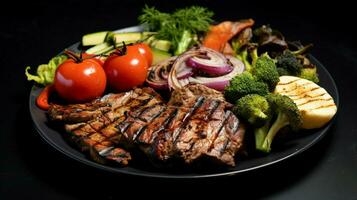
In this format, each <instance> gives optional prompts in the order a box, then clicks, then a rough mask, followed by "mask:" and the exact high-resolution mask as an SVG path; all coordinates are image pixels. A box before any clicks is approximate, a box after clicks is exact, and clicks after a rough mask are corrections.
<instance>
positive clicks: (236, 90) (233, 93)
mask: <svg viewBox="0 0 357 200" xmlns="http://www.w3.org/2000/svg"><path fill="white" fill-rule="evenodd" d="M268 93H269V90H268V86H267V85H266V84H265V83H263V82H260V81H257V80H256V79H255V78H254V77H253V75H252V74H251V73H249V72H243V73H242V74H239V75H237V76H236V77H234V78H233V79H232V80H231V81H230V83H229V86H227V87H226V88H225V89H224V96H225V97H226V99H227V100H228V101H230V102H232V103H235V102H236V101H237V99H239V98H241V97H244V96H245V95H248V94H259V95H262V96H265V95H267V94H268Z"/></svg>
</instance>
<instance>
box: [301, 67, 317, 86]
mask: <svg viewBox="0 0 357 200" xmlns="http://www.w3.org/2000/svg"><path fill="white" fill-rule="evenodd" d="M299 77H300V78H304V79H307V80H310V81H312V82H315V83H318V82H319V81H320V80H319V77H318V75H317V72H316V67H314V68H303V69H302V70H301V73H300V75H299Z"/></svg>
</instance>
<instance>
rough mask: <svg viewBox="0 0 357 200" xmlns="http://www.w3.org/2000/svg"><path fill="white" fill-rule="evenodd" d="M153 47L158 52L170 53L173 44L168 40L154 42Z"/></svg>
mask: <svg viewBox="0 0 357 200" xmlns="http://www.w3.org/2000/svg"><path fill="white" fill-rule="evenodd" d="M151 46H152V47H153V48H155V49H158V50H162V51H169V50H170V48H171V42H170V41H168V40H154V41H152V43H151Z"/></svg>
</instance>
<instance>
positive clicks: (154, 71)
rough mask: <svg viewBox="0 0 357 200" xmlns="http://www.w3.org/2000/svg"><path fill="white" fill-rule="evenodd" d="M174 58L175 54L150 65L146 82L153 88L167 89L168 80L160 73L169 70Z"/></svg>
mask: <svg viewBox="0 0 357 200" xmlns="http://www.w3.org/2000/svg"><path fill="white" fill-rule="evenodd" d="M175 59H176V56H174V57H171V58H169V59H166V60H164V61H163V62H160V63H158V64H156V65H154V66H152V67H150V69H149V72H148V76H147V78H146V82H147V84H148V85H149V86H150V87H152V88H154V89H159V90H162V89H167V88H168V82H167V80H166V79H167V78H166V79H165V78H163V77H162V73H163V72H164V71H169V70H170V68H171V65H172V63H173V62H174V60H175Z"/></svg>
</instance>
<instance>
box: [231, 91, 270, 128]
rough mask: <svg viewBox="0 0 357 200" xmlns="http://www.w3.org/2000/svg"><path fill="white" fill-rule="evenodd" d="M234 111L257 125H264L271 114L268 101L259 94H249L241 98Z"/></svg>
mask: <svg viewBox="0 0 357 200" xmlns="http://www.w3.org/2000/svg"><path fill="white" fill-rule="evenodd" d="M233 112H234V113H235V114H237V115H238V116H240V117H242V118H243V119H245V120H247V121H248V122H249V123H250V124H252V125H254V126H256V127H259V126H262V125H264V123H265V122H266V121H267V120H268V118H269V116H270V108H269V103H268V101H267V100H266V98H265V97H263V96H260V95H257V94H248V95H246V96H244V97H242V98H240V99H239V100H238V101H237V103H236V105H235V106H234V108H233Z"/></svg>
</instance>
